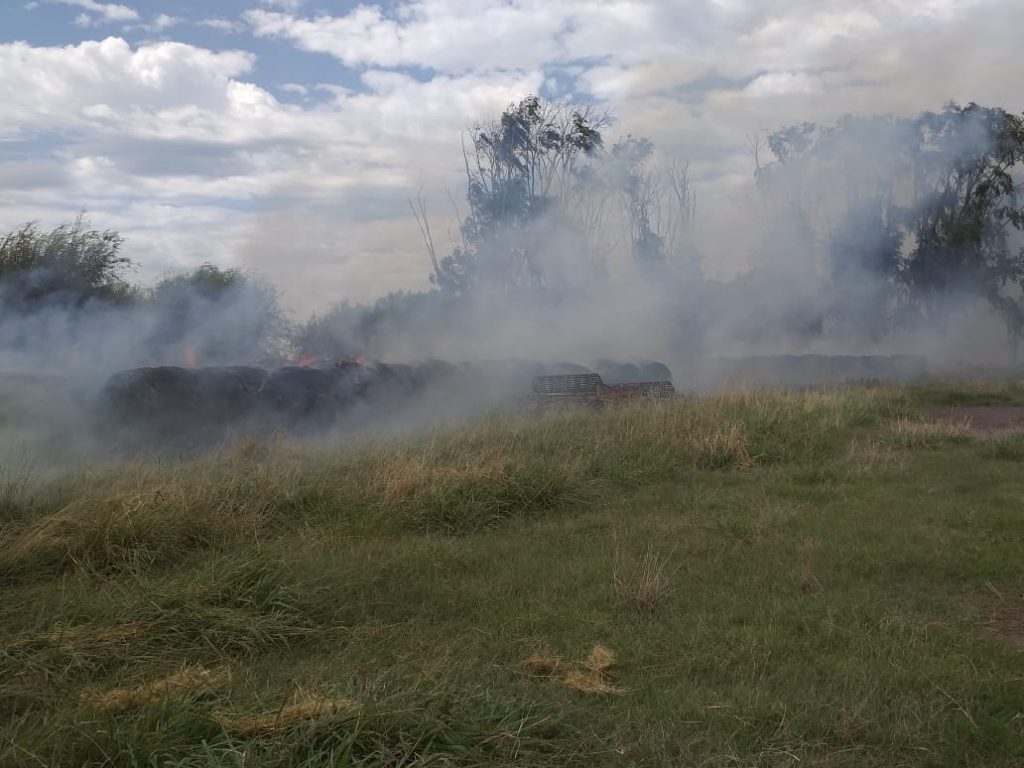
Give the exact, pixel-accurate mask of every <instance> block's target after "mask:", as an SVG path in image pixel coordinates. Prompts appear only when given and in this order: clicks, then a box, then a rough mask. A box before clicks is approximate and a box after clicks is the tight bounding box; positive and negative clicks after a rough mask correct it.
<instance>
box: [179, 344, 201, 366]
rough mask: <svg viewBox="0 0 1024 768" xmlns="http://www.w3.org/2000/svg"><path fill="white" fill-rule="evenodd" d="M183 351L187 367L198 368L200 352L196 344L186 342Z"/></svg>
mask: <svg viewBox="0 0 1024 768" xmlns="http://www.w3.org/2000/svg"><path fill="white" fill-rule="evenodd" d="M183 352H184V356H185V367H186V368H198V367H199V353H198V352H197V351H196V348H195V347H194V346H192V345H191V344H189V343H188V342H186V343H185V349H184V350H183Z"/></svg>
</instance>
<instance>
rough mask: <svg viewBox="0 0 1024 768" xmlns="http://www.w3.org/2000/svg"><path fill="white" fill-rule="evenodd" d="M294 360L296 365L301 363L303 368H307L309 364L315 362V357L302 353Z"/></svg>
mask: <svg viewBox="0 0 1024 768" xmlns="http://www.w3.org/2000/svg"><path fill="white" fill-rule="evenodd" d="M295 362H296V363H297V364H298V365H301V366H302V367H303V368H309V366H311V365H312V364H313V363H315V362H316V358H315V357H313V356H312V355H302V356H301V357H299V359H298V360H296V361H295Z"/></svg>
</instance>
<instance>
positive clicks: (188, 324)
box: [146, 264, 289, 365]
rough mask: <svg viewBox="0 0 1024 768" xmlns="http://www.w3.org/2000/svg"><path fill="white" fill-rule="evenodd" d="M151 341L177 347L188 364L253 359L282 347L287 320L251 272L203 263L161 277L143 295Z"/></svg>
mask: <svg viewBox="0 0 1024 768" xmlns="http://www.w3.org/2000/svg"><path fill="white" fill-rule="evenodd" d="M146 305H147V306H148V308H149V309H150V310H151V312H152V313H153V315H154V323H153V330H152V333H151V344H152V345H154V346H156V347H158V348H159V347H160V346H169V347H181V348H182V355H183V356H184V357H185V358H186V362H187V363H189V364H190V365H196V364H199V363H202V364H209V363H227V362H234V363H237V362H245V361H250V362H253V361H258V360H260V359H262V358H264V357H272V356H273V357H276V356H278V355H280V354H281V353H282V352H283V351H284V350H283V347H284V345H285V344H286V341H287V337H288V330H289V328H288V322H287V319H286V317H285V314H284V311H283V310H282V308H281V305H280V301H279V299H278V295H277V292H276V291H275V290H274V289H273V288H272V287H271V286H269V285H268V284H267V283H265V282H264V281H263V280H262V279H260V278H259V277H258V276H257V275H254V274H251V273H247V272H243V271H241V270H238V269H221V268H219V267H215V266H213V265H212V264H203V265H202V266H200V267H197V268H196V269H194V270H193V271H191V272H187V273H183V274H177V275H171V276H168V277H165V278H164V279H162V280H161V281H160V282H158V283H157V284H156V286H155V287H154V288H152V289H151V290H150V291H149V293H148V294H147V296H146Z"/></svg>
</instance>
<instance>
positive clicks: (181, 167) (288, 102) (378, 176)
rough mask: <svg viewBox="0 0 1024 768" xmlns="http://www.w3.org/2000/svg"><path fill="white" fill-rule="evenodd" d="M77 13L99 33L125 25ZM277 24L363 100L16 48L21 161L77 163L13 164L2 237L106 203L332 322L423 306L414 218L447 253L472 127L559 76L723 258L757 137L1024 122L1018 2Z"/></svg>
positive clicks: (467, 6) (177, 67) (154, 50)
mask: <svg viewBox="0 0 1024 768" xmlns="http://www.w3.org/2000/svg"><path fill="white" fill-rule="evenodd" d="M68 4H74V5H76V6H77V7H79V8H80V9H81V10H82V11H83V13H84V14H85V15H87V16H90V17H91V18H93V19H95V20H98V19H100V18H103V19H109V16H101V15H100V12H99V11H97V10H95V9H96V8H97V7H111V6H112V4H104V3H97V2H94V0H81V2H78V0H75V2H73V3H71V2H69V3H68ZM253 5H256V4H255V3H254V4H253ZM262 5H263V6H266V7H261V8H256V9H254V10H251V11H250V12H249V13H247V14H246V15H245V21H246V24H247V25H248V28H250V29H252V31H253V32H254V33H255V34H256V35H259V36H264V37H275V38H279V39H281V40H286V41H290V42H291V44H292V45H294V46H295V47H296V48H300V49H302V50H305V51H316V52H322V53H324V54H326V55H329V56H332V57H334V58H336V59H337V60H339V61H340V62H342V63H343V64H346V65H348V66H351V67H354V68H356V70H357V75H356V76H358V77H359V81H358V83H353V82H352V81H351V80H346V81H345V82H344V83H339V82H329V81H328V82H323V80H328V76H327V75H325V74H323V72H328V71H333V70H332V69H331V68H330V67H327V68H325V69H324V70H323V72H317V74H316V75H315V77H316V78H317V80H318V81H319V82H317V81H298V82H295V81H294V79H295V78H296V75H294V74H293V73H292V71H289V74H288V78H289V79H291V80H293V81H292V82H288V83H286V84H284V85H280V86H278V85H274V86H273V87H272V86H271V84H270V83H269V82H266V81H263V80H260V79H259V78H260V77H263V76H267V74H266V73H265V72H263V71H261V69H262V68H259V69H258V68H256V67H255V58H254V56H253V55H252V54H251V53H248V52H245V51H220V52H215V51H211V50H207V49H204V48H200V47H197V46H193V45H187V44H184V43H180V42H160V43H152V44H145V45H141V46H138V47H132V46H131V45H129V44H128V43H127V42H125V41H124V40H121V39H118V38H109V39H107V40H103V41H87V42H83V43H80V44H78V45H73V46H65V47H48V48H44V47H34V46H31V45H29V44H25V43H10V44H0V72H3V73H4V77H3V78H0V103H3V104H4V109H3V110H0V141H2V140H5V139H8V140H10V139H14V140H18V139H21V140H31V139H32V138H33V137H36V136H39V135H48V136H58V137H60V139H61V143H62V144H61V146H60V147H59V148H58V150H56V151H54V152H46V153H45V154H43V155H42V156H40V157H38V158H20V159H19V160H18V163H20V164H15V165H12V164H11V163H3V162H0V180H6V181H3V182H0V210H2V211H3V212H4V213H3V216H0V218H2V219H3V221H0V225H7V224H10V223H17V220H15V221H13V222H12V221H11V220H10V217H11V216H13V215H14V213H12V212H17V213H18V214H19V215H22V214H25V215H26V217H27V214H28V213H32V214H33V216H32V217H33V218H36V217H39V218H45V217H43V216H38V215H37V214H39V213H41V212H43V213H44V212H45V211H47V210H51V211H72V212H73V211H74V210H75V209H77V208H78V207H80V206H81V205H82V204H83V203H88V205H89V208H90V210H92V211H93V212H94V213H95V214H96V217H97V219H99V217H100V216H101V215H102V216H105V217H108V218H105V219H103V221H102V223H103V224H104V225H106V226H116V227H119V228H123V229H124V230H125V232H126V234H128V235H129V237H130V238H131V240H130V242H131V245H132V247H133V248H143V249H144V251H145V253H146V258H148V259H155V260H157V261H159V260H161V259H164V260H168V261H170V260H173V259H179V260H180V259H183V258H185V257H184V256H181V254H184V253H188V254H189V256H188V257H187V258H193V259H197V260H202V259H205V258H210V259H218V260H219V259H224V258H227V256H225V254H233V255H234V257H235V258H236V259H238V260H240V261H243V262H249V263H254V264H255V265H256V266H258V267H260V268H262V269H263V270H264V271H266V272H267V273H268V274H269V275H270V276H271V277H272V278H274V279H276V280H279V281H281V282H282V283H283V284H284V285H285V287H286V288H287V289H289V290H290V292H291V296H292V297H295V296H300V295H301V296H302V297H305V299H306V301H307V302H308V306H312V307H322V306H324V304H326V303H330V301H333V300H337V299H341V298H362V299H366V298H370V297H372V296H373V295H376V294H379V293H381V292H383V291H387V290H393V289H398V288H409V287H416V286H418V285H421V284H422V282H423V280H424V279H425V274H426V270H425V267H424V264H423V258H424V257H423V253H422V250H421V244H420V242H419V240H418V236H417V234H416V230H415V227H414V226H413V225H411V222H409V221H408V219H407V218H406V211H407V205H406V198H407V197H408V195H409V194H410V193H415V190H416V189H418V188H419V187H420V186H421V185H424V186H425V191H426V193H427V194H428V196H429V197H430V200H431V203H432V211H434V212H436V213H437V215H438V216H439V219H438V221H437V222H436V225H435V232H437V233H439V234H438V238H439V240H441V241H442V247H443V241H444V240H445V239H446V238H445V236H444V234H443V233H444V232H445V230H446V227H447V226H449V224H448V222H447V220H446V218H447V217H446V214H445V212H446V211H447V210H448V208H449V206H448V205H447V196H446V189H450V190H451V191H452V193H453V195H454V196H455V197H456V198H457V199H458V198H461V195H460V189H461V185H462V183H463V179H462V176H461V172H460V167H461V160H462V158H461V154H460V152H461V136H462V132H463V130H464V128H465V127H466V125H467V124H469V123H470V122H472V121H473V120H474V119H478V118H482V117H486V116H493V115H495V114H497V113H498V112H500V110H501V109H502V108H503V107H504V106H505V105H506V104H508V103H509V102H510V101H512V100H513V99H516V98H519V97H521V96H523V95H525V94H527V93H530V92H536V91H537V90H538V89H540V88H542V86H543V84H544V83H545V82H548V81H549V80H550V78H551V77H552V76H553V74H557V75H558V76H560V77H566V76H568V77H572V78H575V80H574V83H575V89H576V90H577V91H578V92H583V93H585V94H586V95H587V96H588V97H589V98H595V99H597V100H598V101H599V102H601V103H602V104H604V105H607V106H609V107H610V108H612V109H613V110H614V111H615V112H616V113H617V115H618V117H619V122H618V124H617V125H616V126H615V132H616V133H626V132H631V133H633V134H635V135H644V136H650V137H651V138H652V139H654V140H655V142H656V143H657V144H658V145H659V146H660V147H663V148H665V149H666V151H668V152H671V153H675V154H679V155H681V156H683V157H688V158H690V159H692V161H693V162H692V165H691V170H692V171H693V173H694V175H695V177H696V178H698V180H699V183H700V184H701V190H702V192H701V200H702V210H701V212H700V213H699V221H700V222H703V223H701V224H700V226H701V227H703V228H705V229H706V230H707V232H708V233H709V234H708V238H707V242H710V243H714V242H715V237H716V236H720V235H721V230H722V225H723V223H725V226H728V222H730V221H732V220H733V219H734V218H735V211H734V210H733V209H730V208H729V207H728V206H729V205H730V204H731V203H730V200H733V199H734V198H736V197H739V196H741V195H742V194H743V193H744V191H745V190H746V188H747V185H749V180H750V175H751V167H752V160H751V158H750V156H749V153H748V151H747V149H746V142H747V137H748V135H750V134H754V133H757V132H758V131H760V130H762V129H772V128H775V127H778V126H779V125H780V124H784V123H787V122H794V121H799V120H817V121H830V120H834V119H835V118H837V117H838V116H840V115H841V114H844V113H847V112H861V113H879V112H896V113H902V114H907V113H913V112H916V111H919V110H921V109H925V108H936V107H939V106H941V105H942V104H943V103H944V102H945V101H946V100H947V99H950V98H953V99H957V100H960V101H967V100H971V99H974V100H977V101H979V102H981V103H987V104H1000V105H1003V106H1006V107H1007V108H1009V109H1012V110H1014V111H1020V110H1022V109H1024V95H1021V92H1020V89H1019V86H1018V84H1017V76H1016V73H1017V72H1019V71H1020V69H1021V65H1022V58H1021V53H1020V48H1019V43H1018V41H1017V39H1016V30H1019V29H1020V28H1021V26H1022V24H1024V6H1022V5H1021V4H1020V3H1017V2H1014V1H1013V0H963V1H962V2H954V0H924V1H922V2H918V0H863V1H862V2H853V0H785V1H783V0H715V2H709V3H701V4H684V3H668V2H658V1H656V0H560V2H557V3H554V2H550V0H402V1H401V2H399V3H398V4H397V5H395V6H392V7H391V10H389V11H385V10H383V9H382V7H378V6H376V5H362V6H358V7H356V8H354V9H352V10H350V11H348V12H336V13H337V15H333V16H332V15H327V14H325V13H321V14H320V15H315V14H311V13H306V14H304V13H302V12H301V10H299V9H298V4H297V3H289V2H276V3H271V2H265V3H263V4H262ZM314 5H315V4H310V7H314ZM322 5H327V4H326V3H324V4H322ZM117 7H121V8H127V6H117ZM128 10H129V11H131V9H130V8H128ZM132 13H134V11H132ZM158 18H159V17H158ZM170 18H173V17H170V16H168V19H170ZM153 23H156V20H154V21H153ZM165 23H167V24H168V26H167V27H165V28H171V27H170V25H169V23H168V22H165ZM196 24H198V25H201V26H205V27H209V28H213V29H218V30H221V31H224V32H235V31H239V28H238V22H234V21H231V20H228V19H218V18H210V19H205V20H203V21H199V22H196ZM188 29H189V27H188V26H185V25H179V26H176V27H173V33H174V34H176V35H179V34H180V35H186V34H187V31H188ZM978 40H983V41H985V44H984V45H977V44H976V41H978ZM238 42H240V40H239V41H238ZM403 67H419V68H423V69H425V70H428V71H430V72H432V73H433V74H432V76H426V77H425V76H424V73H423V72H422V71H420V72H416V73H414V74H415V75H416V76H413V74H410V73H408V72H404V71H402V68H403ZM300 71H301V70H300ZM270 76H273V75H272V73H271V74H270ZM278 88H279V89H280V90H277V89H278ZM274 93H287V94H296V95H299V96H304V95H311V96H312V97H311V98H308V99H305V98H301V99H296V98H291V99H285V100H280V101H279V100H278V99H277V98H276V97H275V95H274ZM26 160H31V161H32V163H36V161H38V163H37V164H29V165H25V162H26ZM29 181H30V182H31V183H28V182H29ZM246 207H252V208H254V209H255V208H259V210H260V211H261V213H260V214H259V215H256V214H255V213H251V212H250V213H240V212H239V209H240V208H242V209H245V208H246ZM143 217H148V218H143ZM108 221H109V223H107V222H108ZM190 222H191V223H190ZM0 228H2V227H0ZM204 228H208V230H209V232H211V233H212V235H211V236H210V237H209V238H206V239H205V240H204V238H203V237H201V233H202V232H203V230H204ZM182 233H186V234H182ZM753 236H756V232H754V233H752V234H751V237H753ZM178 249H180V250H178ZM204 249H205V250H204ZM721 251H723V249H722V248H721V247H719V246H715V247H713V248H711V249H710V250H709V252H711V253H712V254H713V255H714V258H715V259H718V260H719V261H722V260H727V257H728V256H729V254H728V253H724V254H723V253H720V252H721ZM282 254H286V255H287V259H285V258H283V257H282ZM296 263H300V264H301V265H302V269H296V268H295V265H296ZM717 263H718V261H716V264H717Z"/></svg>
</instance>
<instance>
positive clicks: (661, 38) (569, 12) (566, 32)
mask: <svg viewBox="0 0 1024 768" xmlns="http://www.w3.org/2000/svg"><path fill="white" fill-rule="evenodd" d="M663 15H664V14H663V12H662V11H660V10H659V9H658V6H657V5H656V4H653V3H650V2H644V1H643V0H597V1H594V0H563V1H562V2H558V3H551V2H547V0H520V1H519V2H515V3H508V2H504V1H502V0H473V1H471V0H450V1H449V2H441V1H440V0H413V1H412V2H406V3H403V4H401V5H399V6H398V8H397V9H395V10H394V11H393V12H391V13H385V11H384V10H383V9H382V8H381V7H380V6H376V5H359V6H357V7H356V8H355V9H353V10H352V11H350V12H349V13H347V14H345V15H344V16H327V15H320V16H316V17H313V18H302V17H299V16H296V15H295V14H294V13H280V12H274V11H264V10H250V11H247V12H246V13H245V14H244V18H245V19H246V21H247V22H248V23H249V24H250V25H251V26H252V29H253V32H254V33H255V34H256V35H257V36H261V37H280V38H285V39H289V40H292V41H294V42H295V44H296V45H297V46H298V47H300V48H302V49H304V50H308V51H315V52H320V53H327V54H330V55H332V56H334V57H336V58H338V59H339V60H341V61H342V62H344V63H345V64H347V65H350V66H360V65H366V66H384V67H396V66H421V67H429V68H433V69H437V70H441V71H445V72H463V71H489V70H497V69H503V70H527V69H533V68H536V67H539V66H541V65H543V64H549V63H557V62H565V61H570V60H572V59H576V58H583V57H591V56H604V55H607V54H608V53H609V52H610V51H615V52H617V53H618V55H619V57H620V58H624V59H635V58H636V56H637V54H640V53H641V52H642V56H649V55H650V54H651V53H654V52H656V51H657V50H659V49H667V46H668V45H669V44H670V42H671V41H669V40H668V39H667V38H666V36H665V34H664V31H663V30H660V29H659V26H660V21H659V19H660V17H661V16H663ZM673 35H674V40H675V43H678V42H679V41H680V32H679V31H678V30H677V31H675V32H674V33H673ZM682 35H683V36H684V37H685V33H682Z"/></svg>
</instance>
